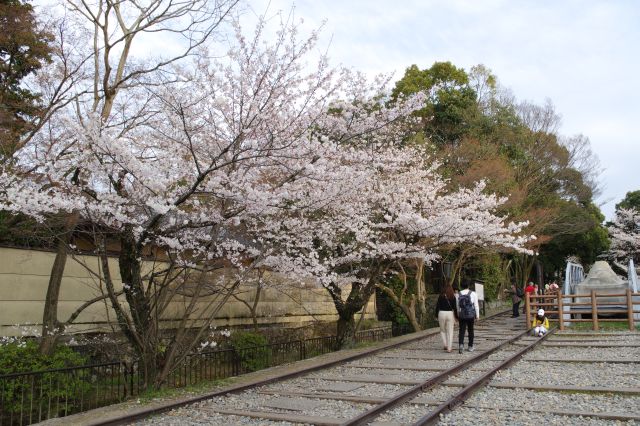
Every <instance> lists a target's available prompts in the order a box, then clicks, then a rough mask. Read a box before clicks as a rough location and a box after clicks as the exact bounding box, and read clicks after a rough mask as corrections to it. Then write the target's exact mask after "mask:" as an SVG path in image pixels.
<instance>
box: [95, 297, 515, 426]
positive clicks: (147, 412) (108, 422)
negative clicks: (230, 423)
mask: <svg viewBox="0 0 640 426" xmlns="http://www.w3.org/2000/svg"><path fill="white" fill-rule="evenodd" d="M509 312H511V310H510V309H508V310H504V311H500V312H497V313H495V314H493V315H490V316H488V317H485V318H483V319H482V320H481V321H480V323H482V322H484V321H487V320H490V319H492V318H495V317H498V316H500V315H504V314H506V313H509ZM438 333H440V331H439V330H436V331H433V332H430V333H427V334H422V335H420V336H416V337H413V338H411V339H407V340H403V341H401V342H397V343H392V344H389V345H387V346H384V347H381V348H376V349H371V350H368V351H365V352H362V353H358V354H354V355H350V356H348V357H345V358H340V359H337V360H334V361H328V362H324V363H321V364H318V365H315V366H311V367H308V368H303V369H301V370H298V371H294V372H291V373H284V374H281V375H277V376H274V377H270V378H268V379H264V380H259V381H255V382H251V383H247V384H244V385H239V386H235V387H232V388H229V389H224V390H220V391H215V392H209V393H206V394H203V395H199V396H195V397H191V398H187V399H184V400H181V401H177V402H171V403H167V404H162V405H161V406H157V407H152V408H146V409H142V410H138V411H136V412H134V413H130V414H123V415H120V416H116V417H111V418H108V419H104V420H102V419H101V420H97V421H95V422H90V423H88V426H116V425H126V424H129V423H131V422H133V421H136V420H141V419H145V418H147V417H149V416H153V415H156V414H161V413H164V412H167V411H169V410H173V409H175V408H180V407H184V406H187V405H191V404H194V403H196V402H200V401H204V400H207V399H212V398H216V397H220V396H225V395H229V394H234V393H239V392H242V391H245V390H248V389H252V388H257V387H260V386H264V385H268V384H272V383H276V382H280V381H283V380H287V379H293V378H296V377H300V376H304V375H306V374H308V373H312V372H315V371H318V370H323V369H325V368H329V367H333V366H335V365H339V364H343V363H346V362H349V361H355V360H357V359H360V358H364V357H367V356H369V355H374V354H377V353H379V352H384V351H386V350H388V349H393V348H396V347H398V346H402V345H405V344H407V343H411V342H415V341H418V340H422V339H424V338H427V337H431V336H434V335H437V334H438Z"/></svg>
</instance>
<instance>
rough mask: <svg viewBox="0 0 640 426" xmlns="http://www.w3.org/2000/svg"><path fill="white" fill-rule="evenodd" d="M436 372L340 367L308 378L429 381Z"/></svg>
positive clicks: (313, 374)
mask: <svg viewBox="0 0 640 426" xmlns="http://www.w3.org/2000/svg"><path fill="white" fill-rule="evenodd" d="M436 374H437V372H434V371H415V370H402V369H393V370H390V369H383V368H352V367H347V366H345V367H338V368H332V369H330V370H323V371H317V372H315V373H312V374H310V375H309V376H307V377H310V378H323V377H324V378H326V377H329V376H335V377H344V376H362V375H366V376H370V375H376V376H381V377H387V378H394V379H405V380H427V379H428V378H429V377H432V376H434V375H436Z"/></svg>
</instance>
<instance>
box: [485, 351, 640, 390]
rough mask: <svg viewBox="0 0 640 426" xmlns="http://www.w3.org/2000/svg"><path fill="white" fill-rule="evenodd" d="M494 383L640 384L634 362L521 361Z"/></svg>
mask: <svg viewBox="0 0 640 426" xmlns="http://www.w3.org/2000/svg"><path fill="white" fill-rule="evenodd" d="M567 352H569V351H567ZM493 382H498V383H520V384H531V383H534V384H545V385H555V386H561V385H571V386H604V387H612V388H616V387H640V372H638V366H637V365H635V364H614V363H606V362H598V363H566V362H564V363H563V362H526V361H521V362H518V363H517V364H515V365H514V366H512V367H511V368H509V369H508V370H503V371H499V372H498V373H497V374H496V375H495V376H494V379H493Z"/></svg>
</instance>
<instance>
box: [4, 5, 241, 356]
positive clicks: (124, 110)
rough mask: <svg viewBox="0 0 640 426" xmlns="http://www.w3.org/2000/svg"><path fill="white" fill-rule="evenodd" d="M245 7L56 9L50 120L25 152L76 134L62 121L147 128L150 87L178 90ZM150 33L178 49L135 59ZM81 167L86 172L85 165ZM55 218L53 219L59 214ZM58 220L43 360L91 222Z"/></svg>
mask: <svg viewBox="0 0 640 426" xmlns="http://www.w3.org/2000/svg"><path fill="white" fill-rule="evenodd" d="M237 3H238V0H215V1H207V0H181V1H175V2H171V1H167V0H147V1H143V2H132V1H112V0H98V1H92V2H87V1H84V0H65V1H63V2H60V3H59V4H57V5H56V6H55V7H51V8H50V10H47V11H46V12H45V13H43V15H49V16H51V18H50V20H49V21H48V22H47V23H46V27H47V28H48V29H49V31H50V32H51V33H52V34H55V45H54V50H53V58H52V59H53V61H52V64H51V66H49V67H46V68H45V69H43V70H42V72H40V73H39V74H38V75H37V76H36V77H35V78H34V79H33V80H34V81H33V82H31V83H32V84H33V85H34V87H36V88H37V90H38V91H39V92H40V93H41V94H42V106H41V110H42V113H41V114H38V116H37V117H34V120H33V123H31V124H32V125H31V131H30V132H28V133H27V134H25V135H24V137H23V138H22V140H21V141H19V144H18V147H23V148H24V149H25V150H29V149H30V147H32V146H35V145H41V142H42V137H43V135H48V136H45V138H49V139H52V140H53V139H55V138H66V137H67V136H66V135H67V134H68V133H67V132H66V130H68V129H66V128H64V126H65V124H64V123H66V122H65V121H64V120H62V119H61V117H62V116H67V118H68V120H70V121H75V122H82V121H84V120H85V116H87V115H89V116H92V117H95V118H94V119H98V117H99V120H100V122H101V123H100V125H101V126H104V127H105V128H110V129H112V130H113V131H116V132H120V133H121V134H126V133H127V132H129V131H131V130H132V129H133V128H135V127H137V126H138V125H140V124H141V123H145V120H146V119H147V118H148V116H149V114H153V113H154V112H153V111H152V110H150V109H149V108H147V107H146V106H147V104H148V102H149V101H150V99H151V95H150V93H149V88H150V87H155V86H156V85H157V84H158V76H159V75H161V76H164V77H165V78H164V81H163V83H164V84H170V83H171V80H172V78H171V77H170V76H171V72H172V66H173V65H174V64H177V63H180V62H181V61H184V59H186V58H189V57H191V56H193V55H194V54H195V52H196V51H197V50H198V49H200V48H201V47H202V46H203V45H204V44H205V43H207V42H208V41H209V40H210V39H211V38H212V36H213V35H215V33H216V31H218V30H219V27H220V26H221V25H222V24H223V23H224V22H225V20H227V18H228V17H229V15H230V13H231V11H232V10H233V9H234V7H235V6H236V5H237ZM150 34H152V35H153V36H154V39H155V40H163V41H164V42H165V43H168V42H169V41H170V44H171V46H172V47H173V49H171V51H170V52H166V51H163V52H156V53H153V54H152V55H146V56H140V55H138V56H135V55H133V54H132V51H133V49H135V47H136V45H137V44H138V43H139V41H138V40H139V39H140V38H144V37H147V36H148V35H150ZM147 41H148V40H147ZM123 93H126V95H125V99H122V94H123ZM60 126H63V128H62V129H61V128H60ZM32 139H33V140H32ZM69 143H71V142H69ZM45 145H46V143H45ZM18 157H20V155H17V156H16V157H15V159H17V158H18ZM77 167H78V169H77V171H78V172H79V171H80V170H79V167H82V164H81V163H79V164H77ZM22 170H23V172H24V170H25V169H24V168H23V169H22ZM34 171H37V170H36V169H34ZM38 172H39V171H38ZM54 216H55V215H54ZM48 219H49V222H51V220H52V219H53V218H52V217H51V214H50V215H49V218H48ZM56 220H58V221H59V222H61V225H60V226H59V227H60V228H61V231H60V232H59V233H58V234H57V244H56V258H55V261H54V263H53V266H52V270H51V274H50V277H49V284H48V288H47V295H46V299H45V307H44V313H43V324H42V339H41V343H40V350H41V352H43V353H50V352H51V351H52V350H53V348H54V346H55V343H56V340H57V336H58V334H59V332H60V331H61V329H62V328H63V323H62V322H60V321H59V319H58V295H59V292H60V287H61V284H62V277H63V274H64V268H65V265H66V262H67V256H68V254H69V252H70V247H69V246H70V244H71V239H72V236H73V235H74V232H75V231H76V228H77V226H78V225H79V224H80V223H81V222H82V221H83V220H84V218H83V217H82V215H81V214H80V213H79V211H77V210H71V211H67V212H66V213H64V214H63V215H62V217H61V218H56ZM67 322H68V321H67Z"/></svg>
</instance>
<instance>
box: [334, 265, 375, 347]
mask: <svg viewBox="0 0 640 426" xmlns="http://www.w3.org/2000/svg"><path fill="white" fill-rule="evenodd" d="M376 280H377V273H376V274H374V275H373V276H372V277H371V278H369V281H367V283H366V284H362V283H353V284H351V291H350V292H349V296H347V300H342V289H341V288H340V287H339V286H338V285H337V284H331V285H329V287H326V289H327V291H328V292H329V294H330V295H331V298H332V299H333V304H334V305H335V307H336V311H338V324H337V342H336V345H337V347H338V348H339V349H343V348H350V347H353V346H354V345H355V337H356V335H355V333H356V321H355V314H356V313H357V312H358V311H360V310H361V309H362V308H363V307H364V305H365V304H366V303H367V301H368V300H369V297H371V295H372V294H373V291H374V290H375V288H376V286H375V282H376Z"/></svg>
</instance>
